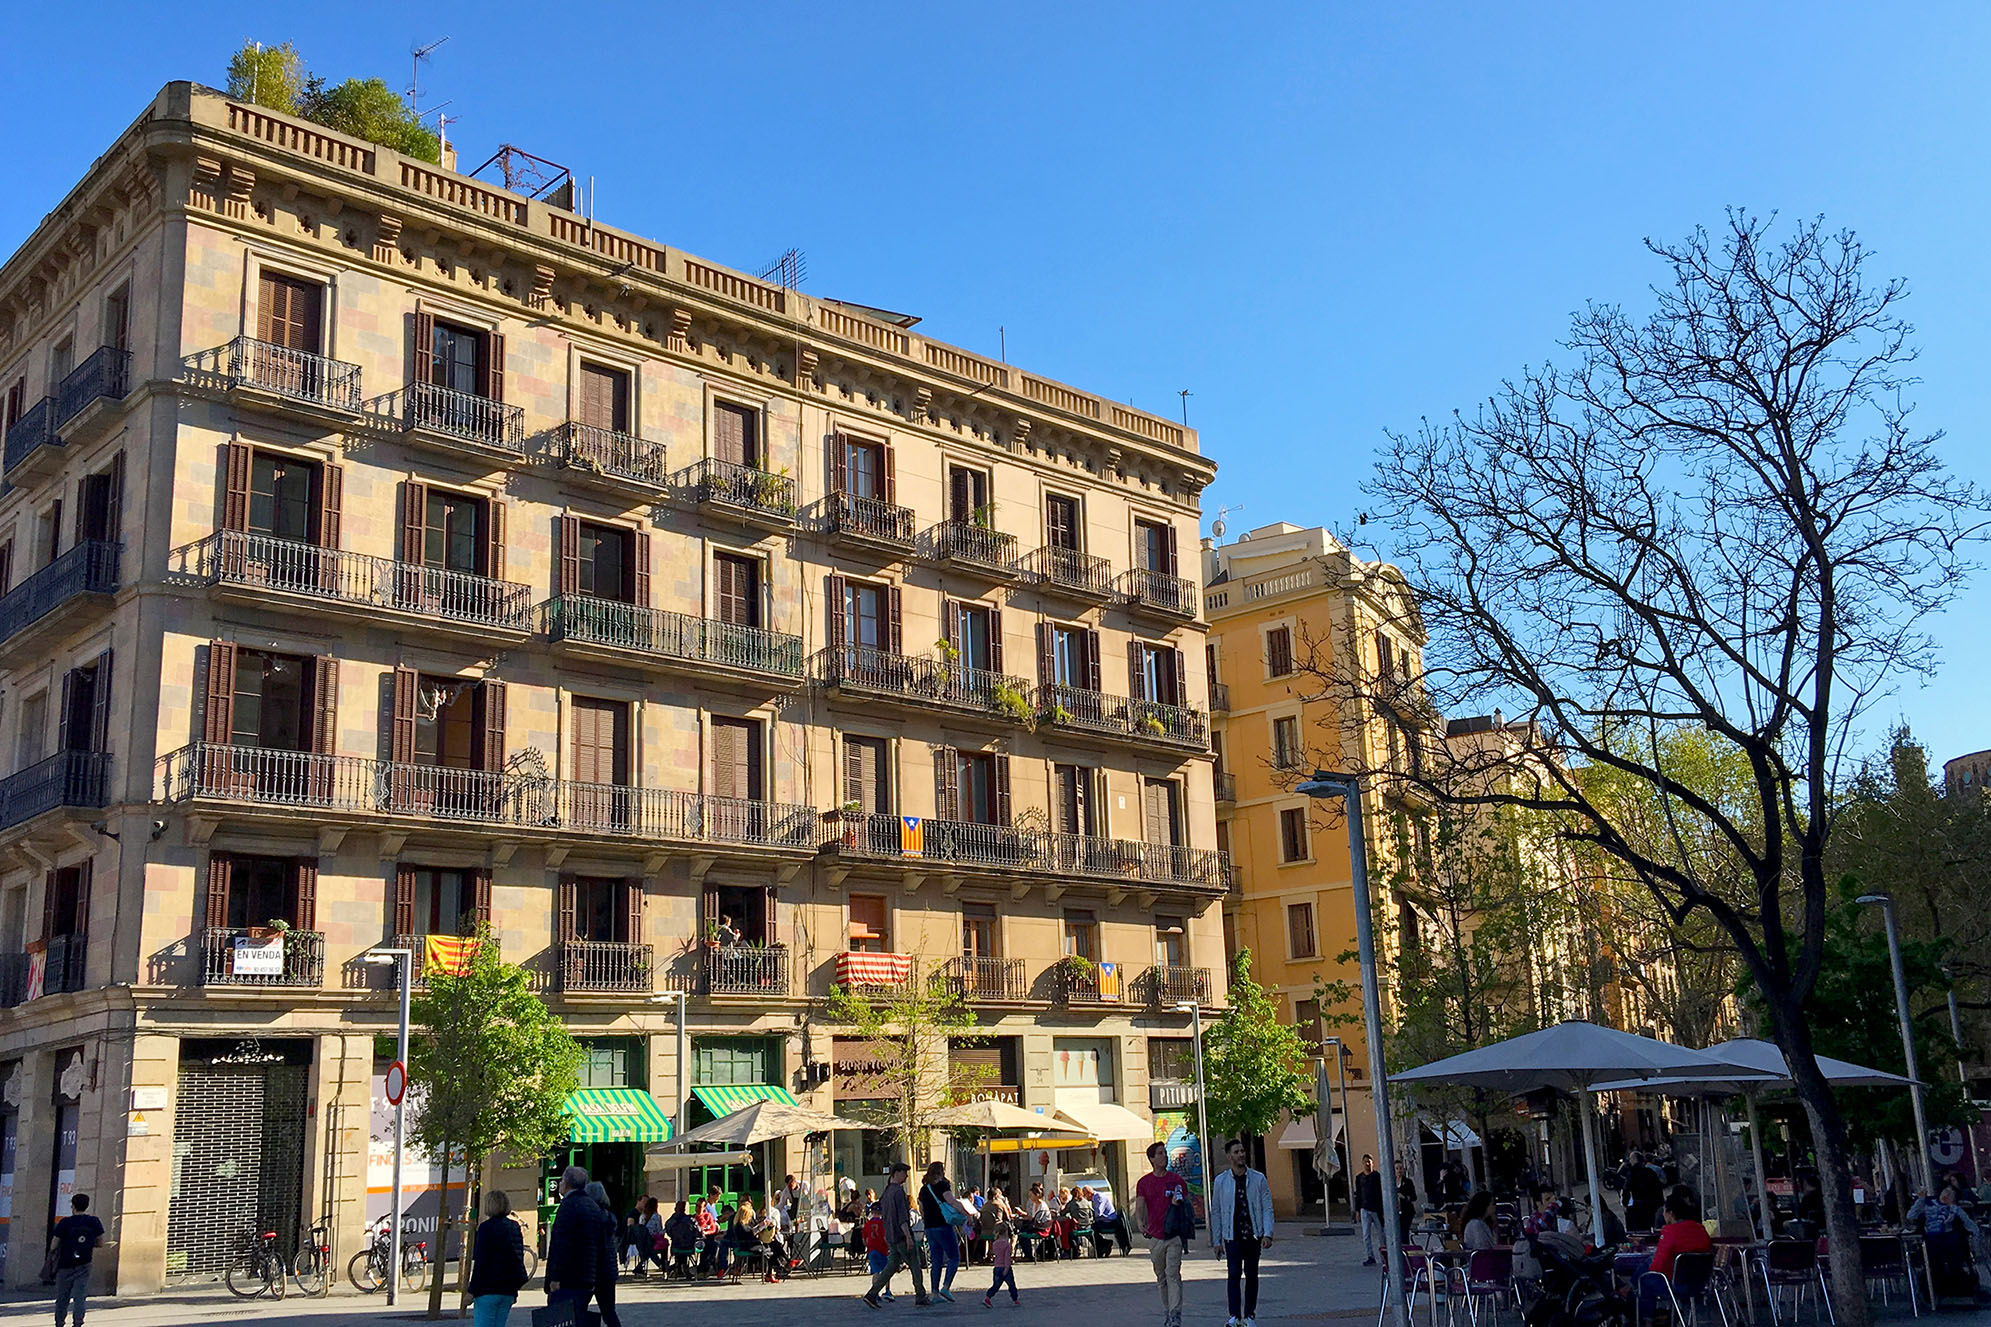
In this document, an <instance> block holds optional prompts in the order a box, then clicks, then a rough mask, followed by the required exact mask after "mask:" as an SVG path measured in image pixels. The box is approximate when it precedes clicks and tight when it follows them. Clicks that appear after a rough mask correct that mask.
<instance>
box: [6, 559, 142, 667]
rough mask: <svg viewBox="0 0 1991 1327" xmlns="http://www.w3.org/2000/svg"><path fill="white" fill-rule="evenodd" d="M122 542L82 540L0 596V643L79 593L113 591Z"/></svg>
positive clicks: (116, 581)
mask: <svg viewBox="0 0 1991 1327" xmlns="http://www.w3.org/2000/svg"><path fill="white" fill-rule="evenodd" d="M121 553H122V545H119V544H112V543H106V542H105V541H103V540H100V539H86V540H84V541H83V542H82V543H80V544H75V545H73V546H72V547H71V548H70V549H69V551H68V552H66V553H59V554H57V555H56V559H55V561H53V562H51V563H49V564H48V565H47V566H46V567H43V568H42V569H41V570H40V571H37V572H35V573H34V574H33V575H32V576H29V577H28V578H27V579H26V580H24V581H22V582H21V583H20V584H19V585H16V586H15V587H14V588H13V589H11V590H9V591H7V593H6V594H4V595H0V643H4V642H5V641H6V640H7V639H8V638H9V637H11V636H13V635H15V634H16V633H18V632H20V631H21V630H23V629H24V628H26V627H28V626H31V625H32V624H34V623H35V622H38V621H40V620H41V619H42V618H44V617H46V616H47V615H48V614H50V613H52V612H54V611H55V610H56V609H58V608H60V607H62V605H64V604H66V603H68V602H69V601H70V600H72V599H74V598H76V597H77V596H79V595H85V594H115V593H117V588H118V563H119V561H120V557H121Z"/></svg>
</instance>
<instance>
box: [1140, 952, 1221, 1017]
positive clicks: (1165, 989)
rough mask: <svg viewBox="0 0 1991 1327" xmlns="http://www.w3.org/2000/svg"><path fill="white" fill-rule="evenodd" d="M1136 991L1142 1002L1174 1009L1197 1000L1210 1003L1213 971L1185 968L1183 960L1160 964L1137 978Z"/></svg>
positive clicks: (1205, 1006) (1198, 1002)
mask: <svg viewBox="0 0 1991 1327" xmlns="http://www.w3.org/2000/svg"><path fill="white" fill-rule="evenodd" d="M1134 990H1135V993H1136V995H1137V996H1138V997H1139V999H1140V1001H1141V1003H1142V1004H1145V1005H1149V1006H1151V1007H1154V1008H1162V1009H1167V1008H1172V1007H1173V1006H1175V1005H1178V1004H1186V1003H1189V1002H1192V1001H1193V1002H1194V1003H1196V1004H1199V1005H1202V1006H1203V1007H1204V1008H1206V1009H1207V1008H1208V1007H1209V1005H1210V970H1209V969H1208V968H1191V967H1185V966H1183V965H1182V964H1179V963H1157V964H1155V965H1154V966H1153V967H1151V968H1149V969H1148V970H1147V971H1146V972H1143V973H1142V974H1141V975H1140V977H1139V978H1137V979H1136V980H1135V983H1134Z"/></svg>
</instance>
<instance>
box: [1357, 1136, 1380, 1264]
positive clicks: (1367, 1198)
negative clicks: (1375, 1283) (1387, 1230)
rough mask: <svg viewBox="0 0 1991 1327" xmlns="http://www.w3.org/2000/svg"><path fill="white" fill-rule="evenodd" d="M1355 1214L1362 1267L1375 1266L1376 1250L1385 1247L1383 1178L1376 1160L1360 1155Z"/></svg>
mask: <svg viewBox="0 0 1991 1327" xmlns="http://www.w3.org/2000/svg"><path fill="white" fill-rule="evenodd" d="M1355 1212H1356V1215H1357V1216H1358V1217H1359V1219H1360V1220H1361V1222H1362V1265H1363V1266H1364V1267H1374V1266H1375V1265H1376V1248H1377V1246H1378V1245H1383V1246H1384V1247H1387V1244H1386V1242H1385V1240H1384V1238H1383V1177H1382V1176H1381V1175H1379V1174H1377V1173H1376V1159H1375V1158H1374V1157H1372V1156H1370V1155H1369V1154H1368V1153H1367V1152H1364V1153H1363V1154H1362V1171H1361V1173H1360V1174H1358V1175H1357V1176H1356V1177H1355Z"/></svg>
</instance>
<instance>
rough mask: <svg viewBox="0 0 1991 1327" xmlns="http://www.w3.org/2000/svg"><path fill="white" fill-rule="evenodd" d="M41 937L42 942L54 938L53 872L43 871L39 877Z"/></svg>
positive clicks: (45, 942)
mask: <svg viewBox="0 0 1991 1327" xmlns="http://www.w3.org/2000/svg"><path fill="white" fill-rule="evenodd" d="M41 939H42V943H43V944H47V943H48V942H49V941H50V940H53V939H55V872H54V871H47V872H44V873H43V875H42V878H41Z"/></svg>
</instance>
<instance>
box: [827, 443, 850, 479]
mask: <svg viewBox="0 0 1991 1327" xmlns="http://www.w3.org/2000/svg"><path fill="white" fill-rule="evenodd" d="M830 492H832V493H848V492H850V439H849V438H846V437H844V436H843V434H841V433H832V434H830Z"/></svg>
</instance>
